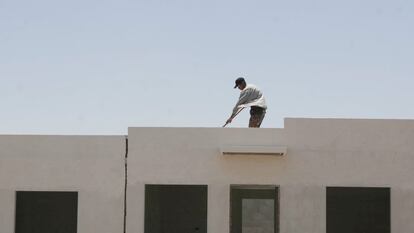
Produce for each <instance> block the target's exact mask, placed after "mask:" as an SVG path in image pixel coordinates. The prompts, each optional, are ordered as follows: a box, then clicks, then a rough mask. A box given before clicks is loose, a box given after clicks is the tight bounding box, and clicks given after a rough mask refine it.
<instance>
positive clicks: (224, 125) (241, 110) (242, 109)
mask: <svg viewBox="0 0 414 233" xmlns="http://www.w3.org/2000/svg"><path fill="white" fill-rule="evenodd" d="M243 109H244V107H242V108H241V109H240V110H239V111H237V112H236V114H234V117H233V119H234V118H235V117H236V116H237V115H238V114H239V113H240V112H241V111H242V110H243ZM228 124H229V123H226V124H224V125H223V128H224V127H226V125H228Z"/></svg>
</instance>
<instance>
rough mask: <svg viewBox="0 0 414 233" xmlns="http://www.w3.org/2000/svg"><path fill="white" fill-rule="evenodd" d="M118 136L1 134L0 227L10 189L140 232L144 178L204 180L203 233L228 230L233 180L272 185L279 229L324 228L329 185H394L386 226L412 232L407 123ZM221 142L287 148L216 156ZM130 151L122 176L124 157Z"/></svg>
mask: <svg viewBox="0 0 414 233" xmlns="http://www.w3.org/2000/svg"><path fill="white" fill-rule="evenodd" d="M125 146H126V143H125V138H124V137H123V136H111V137H102V136H79V137H78V136H0V206H1V207H2V208H1V211H0V230H1V232H4V233H12V232H13V227H14V206H15V203H14V196H15V191H16V190H75V191H78V192H79V214H78V232H80V233H87V232H88V233H89V232H108V233H109V232H111V233H116V232H120V233H121V232H123V211H124V206H123V205H124V202H123V201H124V200H123V198H124V188H125V187H124V182H125V179H127V180H128V185H127V217H126V230H127V232H128V233H143V232H144V221H145V217H144V211H145V185H146V184H201V185H207V186H208V216H207V221H208V224H207V226H208V227H207V229H208V232H210V233H216V232H229V221H230V217H229V216H230V212H229V206H230V198H229V195H230V185H241V184H248V185H274V186H278V187H279V192H280V193H279V195H280V196H279V198H280V200H279V203H280V218H279V222H280V232H281V233H292V232H307V233H321V232H326V187H328V186H346V187H389V188H391V232H393V233H408V232H414V221H412V220H411V218H412V216H414V181H413V177H414V121H413V120H342V119H293V118H288V119H286V120H285V127H284V128H283V129H249V128H129V132H128V148H126V147H125ZM223 146H252V147H251V148H254V147H256V148H260V147H269V146H271V147H282V148H287V154H285V155H283V156H273V155H254V154H252V155H223V154H222V153H221V151H220V148H222V147H223ZM126 149H127V151H128V159H127V161H128V162H127V163H128V174H127V176H125V174H124V172H125V170H124V157H125V153H126Z"/></svg>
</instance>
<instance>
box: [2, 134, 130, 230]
mask: <svg viewBox="0 0 414 233" xmlns="http://www.w3.org/2000/svg"><path fill="white" fill-rule="evenodd" d="M124 155H125V137H123V136H106V137H105V136H4V135H3V136H0V207H1V208H0V232H2V233H13V232H14V223H15V192H16V191H77V192H78V232H79V233H90V232H100V233H117V232H122V230H123V216H124V213H123V200H124V194H123V191H124Z"/></svg>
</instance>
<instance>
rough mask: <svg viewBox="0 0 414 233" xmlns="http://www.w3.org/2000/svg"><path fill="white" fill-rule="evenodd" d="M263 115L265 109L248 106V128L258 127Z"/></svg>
mask: <svg viewBox="0 0 414 233" xmlns="http://www.w3.org/2000/svg"><path fill="white" fill-rule="evenodd" d="M265 115H266V109H264V108H261V107H257V106H252V107H251V108H250V120H249V128H260V125H261V124H262V121H263V119H264V117H265Z"/></svg>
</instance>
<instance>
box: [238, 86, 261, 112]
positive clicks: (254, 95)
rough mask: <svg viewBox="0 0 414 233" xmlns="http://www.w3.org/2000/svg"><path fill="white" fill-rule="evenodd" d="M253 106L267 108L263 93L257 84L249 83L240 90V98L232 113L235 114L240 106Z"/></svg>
mask: <svg viewBox="0 0 414 233" xmlns="http://www.w3.org/2000/svg"><path fill="white" fill-rule="evenodd" d="M251 106H257V107H261V108H264V109H267V105H266V101H265V98H264V96H263V93H262V92H261V91H260V90H259V88H257V87H256V86H255V85H252V84H247V85H246V87H245V88H244V89H243V90H242V91H241V92H240V97H239V100H238V101H237V103H236V106H235V107H234V108H233V113H232V115H235V114H236V113H237V111H238V110H239V109H240V108H246V107H251Z"/></svg>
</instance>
